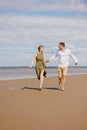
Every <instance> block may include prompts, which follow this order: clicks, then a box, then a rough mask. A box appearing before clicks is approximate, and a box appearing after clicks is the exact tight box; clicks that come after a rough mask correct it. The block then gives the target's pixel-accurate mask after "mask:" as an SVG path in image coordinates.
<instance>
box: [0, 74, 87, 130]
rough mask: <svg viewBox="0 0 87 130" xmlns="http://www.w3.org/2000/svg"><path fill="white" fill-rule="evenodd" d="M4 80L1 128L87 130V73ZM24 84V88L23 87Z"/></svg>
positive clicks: (0, 90)
mask: <svg viewBox="0 0 87 130" xmlns="http://www.w3.org/2000/svg"><path fill="white" fill-rule="evenodd" d="M57 87H58V84H57V77H51V78H47V79H44V85H43V90H42V91H41V92H40V91H37V88H38V80H37V79H20V80H7V81H0V130H87V75H76V76H68V77H67V82H66V86H65V91H64V92H61V91H59V90H57V89H56V88H57ZM22 88H24V89H22Z"/></svg>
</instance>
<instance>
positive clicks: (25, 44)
mask: <svg viewBox="0 0 87 130" xmlns="http://www.w3.org/2000/svg"><path fill="white" fill-rule="evenodd" d="M86 25H87V19H86V18H83V19H82V18H64V17H52V16H51V17H46V16H42V17H41V16H36V17H35V16H27V15H13V14H0V61H1V64H2V65H6V64H8V65H9V64H10V65H13V64H15V65H28V64H29V63H30V61H31V59H32V56H33V55H34V53H35V52H36V51H37V46H38V45H39V44H43V45H44V46H45V50H46V51H45V53H46V56H47V57H50V56H51V55H53V53H52V52H54V51H55V49H56V48H55V47H56V46H57V44H58V42H60V41H64V42H65V43H66V44H67V46H68V47H69V48H70V49H71V50H72V52H74V53H75V54H76V56H78V58H79V60H80V65H83V64H84V65H87V61H86V60H85V63H84V62H82V60H81V59H83V58H86V57H87V54H86V51H87V49H86V48H87V35H86V34H87V26H86ZM2 57H3V58H2ZM12 57H14V58H12ZM6 59H7V60H6ZM12 59H15V60H12Z"/></svg>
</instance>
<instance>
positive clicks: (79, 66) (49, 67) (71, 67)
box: [0, 66, 87, 69]
mask: <svg viewBox="0 0 87 130" xmlns="http://www.w3.org/2000/svg"><path fill="white" fill-rule="evenodd" d="M57 67H58V66H47V67H46V68H57ZM2 68H29V66H5V67H4V66H3V67H0V69H2ZM32 68H35V67H32ZM69 68H87V66H69Z"/></svg>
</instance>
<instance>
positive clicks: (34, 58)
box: [29, 55, 37, 68]
mask: <svg viewBox="0 0 87 130" xmlns="http://www.w3.org/2000/svg"><path fill="white" fill-rule="evenodd" d="M36 56H37V55H35V56H34V57H33V59H32V62H31V65H30V66H29V68H32V66H33V64H34V62H35V60H36Z"/></svg>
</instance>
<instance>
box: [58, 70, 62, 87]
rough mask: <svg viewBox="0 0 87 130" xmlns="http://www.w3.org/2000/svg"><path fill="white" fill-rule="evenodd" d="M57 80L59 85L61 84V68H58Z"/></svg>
mask: <svg viewBox="0 0 87 130" xmlns="http://www.w3.org/2000/svg"><path fill="white" fill-rule="evenodd" d="M58 82H59V86H61V82H62V71H61V68H58Z"/></svg>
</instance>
